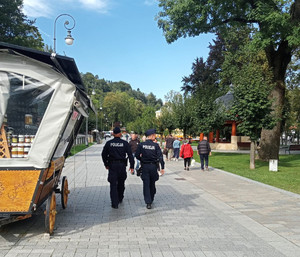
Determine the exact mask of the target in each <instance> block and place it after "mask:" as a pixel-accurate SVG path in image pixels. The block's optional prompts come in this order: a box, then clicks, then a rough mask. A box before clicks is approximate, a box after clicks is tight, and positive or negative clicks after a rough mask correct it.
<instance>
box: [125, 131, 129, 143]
mask: <svg viewBox="0 0 300 257" xmlns="http://www.w3.org/2000/svg"><path fill="white" fill-rule="evenodd" d="M125 138H126V141H127V142H128V139H129V135H128V133H126V134H125Z"/></svg>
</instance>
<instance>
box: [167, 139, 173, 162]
mask: <svg viewBox="0 0 300 257" xmlns="http://www.w3.org/2000/svg"><path fill="white" fill-rule="evenodd" d="M174 141H175V139H174V138H173V136H172V135H171V134H170V135H169V136H168V137H167V138H166V149H167V151H168V155H167V161H171V160H172V159H173V158H174V148H173V142H174Z"/></svg>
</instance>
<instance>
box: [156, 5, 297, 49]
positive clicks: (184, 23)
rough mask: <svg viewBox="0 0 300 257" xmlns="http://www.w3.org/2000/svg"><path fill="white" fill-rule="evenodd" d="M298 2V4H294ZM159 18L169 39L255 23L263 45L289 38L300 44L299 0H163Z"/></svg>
mask: <svg viewBox="0 0 300 257" xmlns="http://www.w3.org/2000/svg"><path fill="white" fill-rule="evenodd" d="M293 2H294V4H293ZM159 6H160V7H162V9H163V10H162V11H161V12H159V14H158V16H157V19H158V25H159V27H160V28H162V29H163V31H164V34H165V37H166V40H167V42H169V43H171V42H173V41H175V40H177V39H178V38H180V37H187V36H189V37H191V36H197V35H199V34H201V33H208V32H211V33H216V32H218V31H221V32H222V31H223V32H224V31H225V30H226V29H228V27H236V26H240V25H241V24H244V25H245V24H255V26H256V27H257V28H258V33H257V34H256V37H257V38H258V39H259V40H260V43H261V44H262V45H263V46H269V45H278V44H279V43H280V42H281V41H282V40H288V41H289V44H290V46H297V45H299V44H300V38H299V32H300V28H299V21H300V11H299V10H300V3H299V0H296V1H291V0H274V1H266V0H256V1H253V0H222V1H220V0H210V1H206V0H160V1H159Z"/></svg>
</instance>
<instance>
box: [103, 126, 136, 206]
mask: <svg viewBox="0 0 300 257" xmlns="http://www.w3.org/2000/svg"><path fill="white" fill-rule="evenodd" d="M113 136H114V139H112V140H109V141H107V142H106V144H105V146H104V148H103V151H102V160H103V163H104V166H105V168H106V169H108V179H107V180H108V182H109V183H110V199H111V207H112V208H114V209H118V205H119V203H122V201H123V198H124V191H125V180H126V178H127V173H126V166H127V159H126V155H127V157H128V159H129V163H130V171H131V173H133V168H134V158H133V156H132V152H131V149H130V146H129V144H128V142H127V141H125V140H122V139H121V138H120V137H121V136H122V133H121V130H120V128H119V127H116V128H114V130H113Z"/></svg>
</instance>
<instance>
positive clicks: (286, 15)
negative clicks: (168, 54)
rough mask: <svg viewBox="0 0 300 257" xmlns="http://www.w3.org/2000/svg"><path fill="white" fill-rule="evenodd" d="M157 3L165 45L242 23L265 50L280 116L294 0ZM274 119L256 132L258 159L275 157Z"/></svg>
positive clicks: (293, 36)
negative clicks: (258, 132)
mask: <svg viewBox="0 0 300 257" xmlns="http://www.w3.org/2000/svg"><path fill="white" fill-rule="evenodd" d="M159 6H160V7H161V8H162V11H161V12H159V14H158V17H157V19H158V25H159V27H160V28H162V29H163V31H164V34H165V37H166V40H167V42H169V43H171V42H173V41H175V40H177V39H178V38H180V37H187V36H189V37H190V36H198V35H200V34H201V33H208V32H210V33H216V32H218V33H220V34H221V35H222V36H224V37H227V33H228V31H230V29H232V28H239V27H245V26H248V27H249V28H250V29H251V37H252V40H251V41H250V45H251V47H252V48H253V49H256V50H259V49H262V50H263V51H264V52H265V55H266V58H267V61H268V65H269V67H270V68H271V70H272V82H271V85H270V87H272V88H273V90H272V92H271V94H270V96H271V97H272V98H273V100H274V101H273V108H274V111H275V112H276V114H277V115H278V117H279V118H280V119H281V118H282V111H283V105H284V97H285V84H284V80H285V75H286V69H287V66H288V64H289V62H290V61H291V57H292V55H293V53H294V51H295V49H297V48H298V47H299V46H300V37H299V34H300V33H299V32H300V26H299V25H300V0H294V1H291V0H274V1H265V0H257V1H252V0H245V1H233V0H225V1H218V0H211V1H204V0H200V1H199V0H175V1H173V0H160V1H159ZM273 82H276V83H275V86H273V85H274V84H273ZM280 119H279V120H278V123H277V124H276V126H275V127H274V128H273V129H272V130H265V129H263V130H262V134H261V142H260V146H261V148H260V152H259V154H260V158H261V159H263V160H268V159H278V153H279V144H280V142H279V141H280V128H281V122H280Z"/></svg>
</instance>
